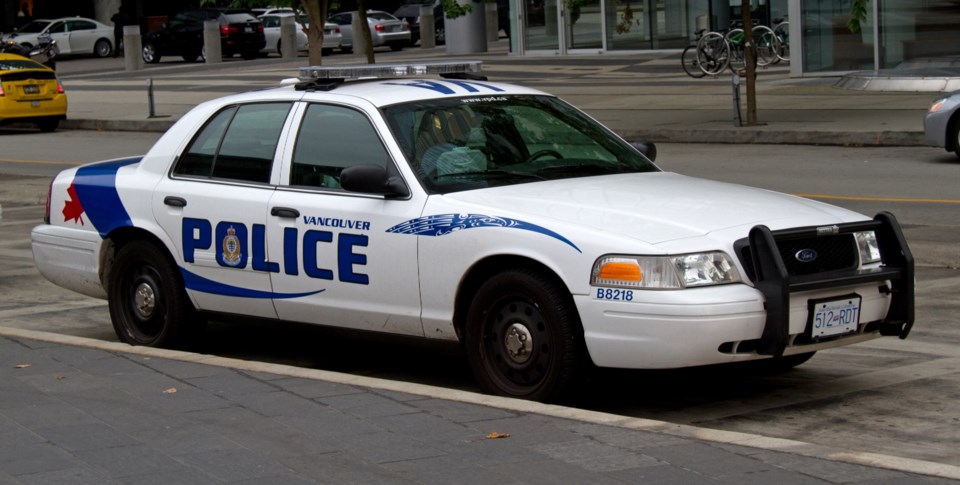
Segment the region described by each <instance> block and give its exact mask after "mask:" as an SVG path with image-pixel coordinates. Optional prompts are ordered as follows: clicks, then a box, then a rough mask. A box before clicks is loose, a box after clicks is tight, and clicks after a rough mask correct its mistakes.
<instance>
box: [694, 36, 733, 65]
mask: <svg viewBox="0 0 960 485" xmlns="http://www.w3.org/2000/svg"><path fill="white" fill-rule="evenodd" d="M697 64H698V65H699V66H700V69H701V70H702V71H703V72H704V74H706V75H708V76H716V75H719V74H720V73H721V72H723V71H724V70H725V69H726V68H727V66H729V65H730V44H728V43H727V39H726V38H724V36H723V34H720V33H718V32H708V33H706V34H704V35H703V37H701V38H700V40H698V41H697Z"/></svg>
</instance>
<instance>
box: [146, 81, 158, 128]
mask: <svg viewBox="0 0 960 485" xmlns="http://www.w3.org/2000/svg"><path fill="white" fill-rule="evenodd" d="M147 103H149V105H150V115H149V116H147V118H156V117H157V110H156V108H155V105H154V102H153V78H150V77H148V78H147Z"/></svg>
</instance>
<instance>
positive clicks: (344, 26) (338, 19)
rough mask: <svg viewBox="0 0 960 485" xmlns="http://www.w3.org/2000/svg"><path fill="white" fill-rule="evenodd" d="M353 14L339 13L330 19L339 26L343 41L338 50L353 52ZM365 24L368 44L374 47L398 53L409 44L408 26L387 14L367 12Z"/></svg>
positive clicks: (354, 12)
mask: <svg viewBox="0 0 960 485" xmlns="http://www.w3.org/2000/svg"><path fill="white" fill-rule="evenodd" d="M356 13H357V12H356V11H353V12H341V13H338V14H334V15H332V16H331V17H330V19H329V20H330V22H333V23H335V24H337V25H339V26H340V33H341V34H342V35H343V40H341V41H340V50H342V51H344V52H351V51H353V16H354V15H356ZM367 23H368V24H369V25H370V42H371V44H373V46H374V47H380V46H384V45H385V46H388V47H390V49H392V50H395V51H399V50H402V49H403V47H404V46H405V45H407V44H409V43H410V26H409V25H407V23H406V22H404V21H403V20H400V19H398V18H396V17H394V16H393V15H390V14H389V13H387V12H382V11H379V10H368V11H367Z"/></svg>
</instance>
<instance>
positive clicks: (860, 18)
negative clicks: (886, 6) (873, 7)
mask: <svg viewBox="0 0 960 485" xmlns="http://www.w3.org/2000/svg"><path fill="white" fill-rule="evenodd" d="M868 3H870V0H853V3H851V4H850V20H848V21H847V28H848V29H850V32H853V33H854V34H858V33H860V25H861V24H862V23H863V22H866V21H867V4H868Z"/></svg>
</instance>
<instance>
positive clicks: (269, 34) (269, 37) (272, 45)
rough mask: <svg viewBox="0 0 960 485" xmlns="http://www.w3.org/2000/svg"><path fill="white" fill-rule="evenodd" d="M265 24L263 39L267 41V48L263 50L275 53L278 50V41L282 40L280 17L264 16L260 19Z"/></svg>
mask: <svg viewBox="0 0 960 485" xmlns="http://www.w3.org/2000/svg"><path fill="white" fill-rule="evenodd" d="M260 22H262V23H263V37H264V39H265V40H266V46H264V48H263V50H264V51H266V52H274V51H276V50H277V41H278V40H280V16H278V15H264V16H262V17H260Z"/></svg>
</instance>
